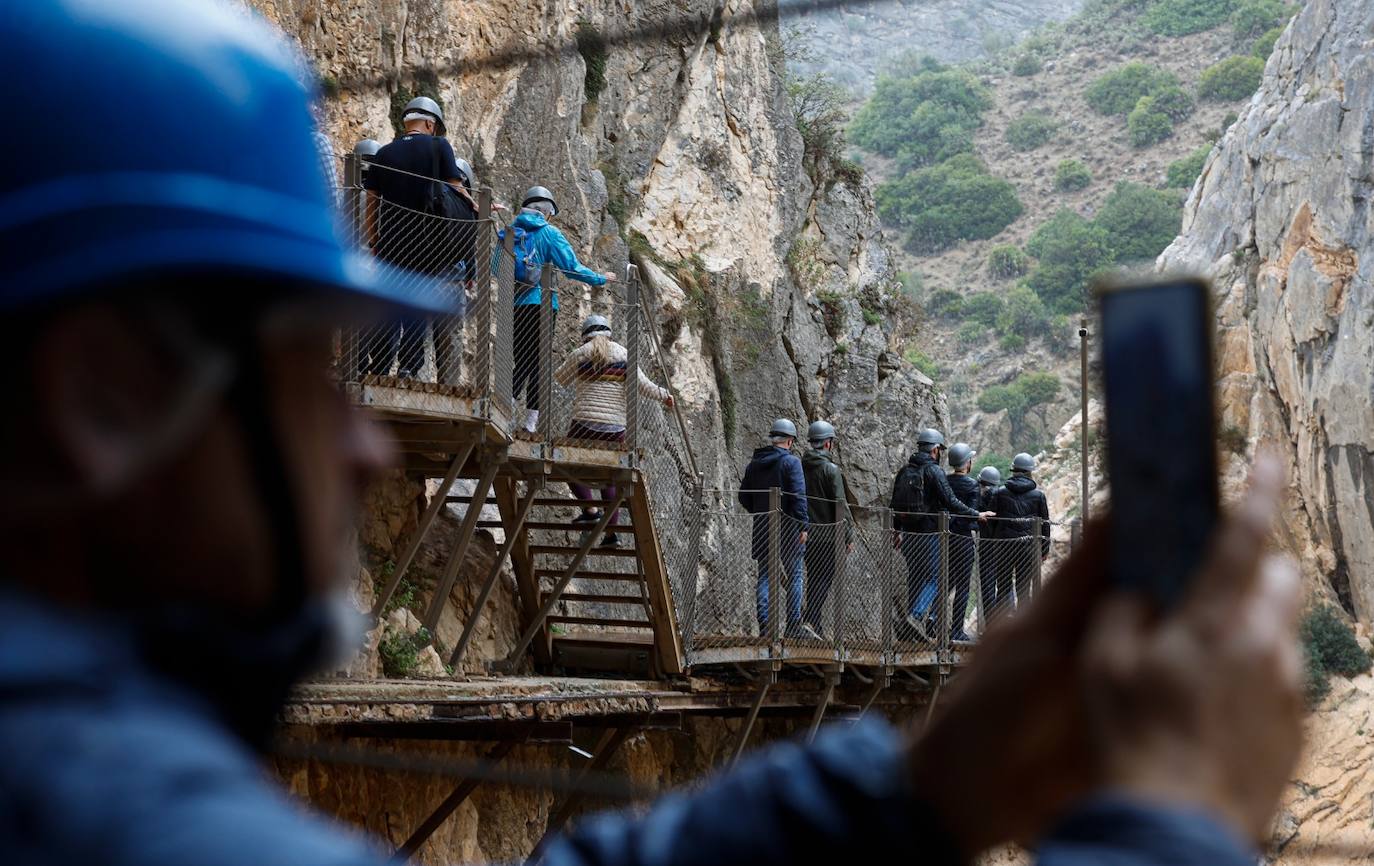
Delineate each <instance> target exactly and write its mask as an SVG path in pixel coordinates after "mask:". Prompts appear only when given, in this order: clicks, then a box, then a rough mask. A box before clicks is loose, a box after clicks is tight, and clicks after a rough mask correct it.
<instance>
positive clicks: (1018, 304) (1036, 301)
mask: <svg viewBox="0 0 1374 866" xmlns="http://www.w3.org/2000/svg"><path fill="white" fill-rule="evenodd" d="M1048 327H1049V313H1048V312H1046V310H1045V302H1044V301H1042V300H1040V296H1039V295H1037V294H1036V293H1035V292H1033V291H1031V289H1030V287H1028V286H1024V285H1022V286H1015V287H1014V288H1012V290H1011V291H1009V292H1007V296H1006V298H1005V299H1004V300H1003V302H1002V311H1001V312H1000V313H998V315H997V331H998V333H1000V334H1002V335H1003V336H1016V337H1021V338H1022V339H1024V340H1029V339H1031V338H1032V337H1038V336H1040V335H1041V334H1044V333H1045V331H1046V330H1047V328H1048Z"/></svg>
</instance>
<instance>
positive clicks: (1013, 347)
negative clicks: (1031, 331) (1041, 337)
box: [997, 334, 1026, 352]
mask: <svg viewBox="0 0 1374 866" xmlns="http://www.w3.org/2000/svg"><path fill="white" fill-rule="evenodd" d="M997 345H999V346H1001V347H1002V350H1003V351H1004V352H1019V351H1021V350H1022V349H1024V348H1026V338H1025V337H1023V336H1021V335H1020V334H1003V335H1002V336H1000V337H998V338H997Z"/></svg>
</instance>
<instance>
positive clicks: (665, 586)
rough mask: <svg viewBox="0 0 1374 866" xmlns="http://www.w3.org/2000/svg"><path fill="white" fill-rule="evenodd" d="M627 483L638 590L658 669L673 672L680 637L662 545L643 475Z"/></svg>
mask: <svg viewBox="0 0 1374 866" xmlns="http://www.w3.org/2000/svg"><path fill="white" fill-rule="evenodd" d="M629 483H630V484H632V485H633V488H632V489H633V495H632V496H631V497H630V500H629V506H630V522H631V523H633V524H634V525H635V526H636V527H638V529H639V531H638V532H636V533H635V535H634V543H635V550H636V551H637V552H638V553H639V571H640V573H641V574H643V575H644V584H643V586H642V590H643V591H645V592H646V593H647V595H648V599H649V608H650V611H651V615H652V617H653V621H654V650H655V652H656V653H657V655H658V669H659V670H660V671H662V672H663V673H665V674H667V675H668V676H677V675H678V674H680V673H682V661H683V659H682V656H683V652H682V637H681V634H680V633H679V630H678V624H677V609H676V607H675V605H674V604H673V590H672V585H671V584H670V583H669V580H668V569H667V566H666V564H665V563H664V561H663V548H662V546H661V545H660V544H659V538H658V531H657V529H656V528H655V526H654V513H653V509H651V508H650V507H649V492H648V488H647V487H646V486H645V484H644V476H643V475H642V474H639V473H636V475H635V477H634V478H633V479H632V480H631V481H630V482H629Z"/></svg>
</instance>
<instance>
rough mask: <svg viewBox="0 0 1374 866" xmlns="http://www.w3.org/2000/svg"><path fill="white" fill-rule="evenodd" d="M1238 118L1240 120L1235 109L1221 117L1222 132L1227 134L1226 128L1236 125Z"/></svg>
mask: <svg viewBox="0 0 1374 866" xmlns="http://www.w3.org/2000/svg"><path fill="white" fill-rule="evenodd" d="M1237 120H1240V115H1239V114H1236V113H1235V112H1234V111H1231V112H1228V113H1227V114H1226V116H1225V117H1223V118H1222V119H1221V134H1222V135H1225V134H1226V130H1228V129H1230V128H1231V127H1232V126H1235V124H1236V121H1237Z"/></svg>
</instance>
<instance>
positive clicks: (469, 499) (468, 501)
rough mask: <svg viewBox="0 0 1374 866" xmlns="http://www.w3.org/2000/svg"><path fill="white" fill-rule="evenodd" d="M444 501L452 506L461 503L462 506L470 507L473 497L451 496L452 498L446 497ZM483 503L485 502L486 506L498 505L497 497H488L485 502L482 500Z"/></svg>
mask: <svg viewBox="0 0 1374 866" xmlns="http://www.w3.org/2000/svg"><path fill="white" fill-rule="evenodd" d="M444 501H445V502H448V503H450V504H455V503H461V504H463V505H470V504H472V497H471V496H457V495H450V496H445V497H444ZM482 501H483V502H484V503H485V504H487V505H495V504H496V497H494V496H488V497H487V498H486V499H484V500H482Z"/></svg>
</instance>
